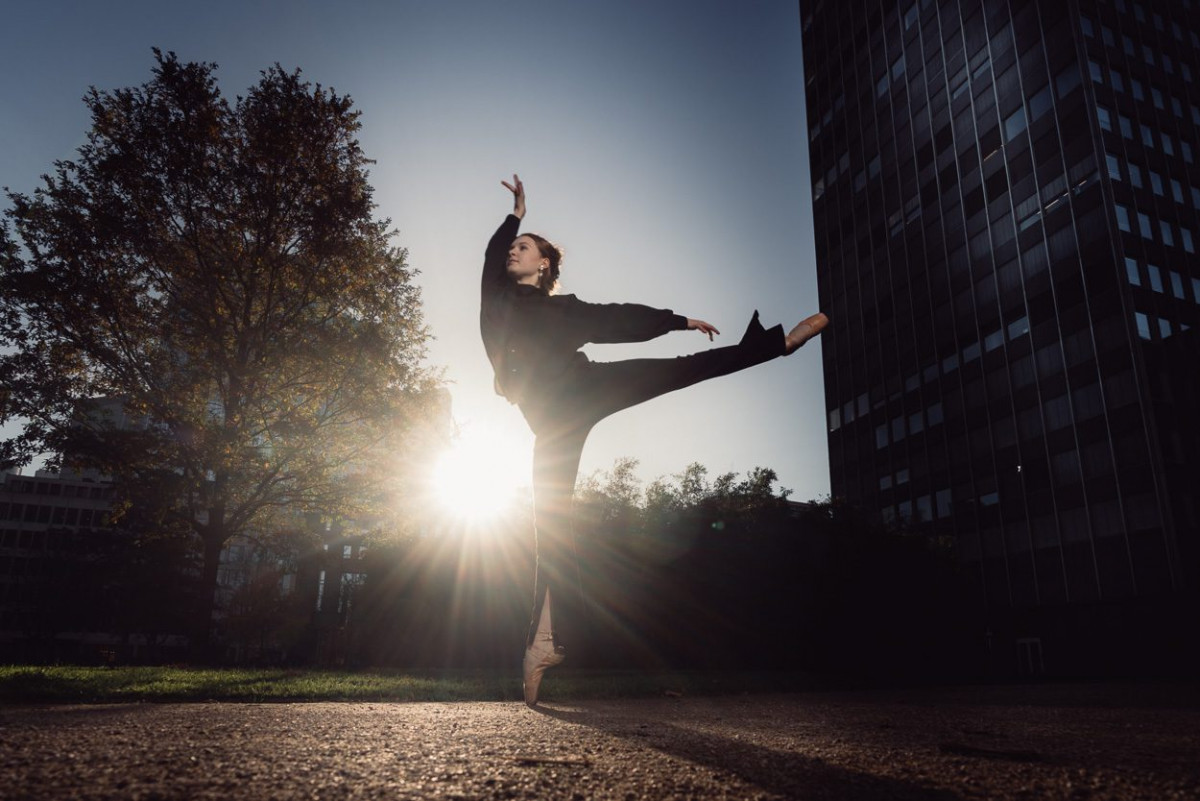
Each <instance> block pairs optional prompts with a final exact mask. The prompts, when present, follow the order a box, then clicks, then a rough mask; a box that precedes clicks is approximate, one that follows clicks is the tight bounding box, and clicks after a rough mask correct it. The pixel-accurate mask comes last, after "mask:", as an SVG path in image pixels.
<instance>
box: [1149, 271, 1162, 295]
mask: <svg viewBox="0 0 1200 801" xmlns="http://www.w3.org/2000/svg"><path fill="white" fill-rule="evenodd" d="M1146 272H1147V273H1148V274H1149V275H1150V288H1151V289H1153V290H1154V291H1155V292H1162V291H1163V282H1162V274H1161V273H1160V272H1159V270H1158V268H1157V267H1155V266H1154V265H1153V264H1147V265H1146Z"/></svg>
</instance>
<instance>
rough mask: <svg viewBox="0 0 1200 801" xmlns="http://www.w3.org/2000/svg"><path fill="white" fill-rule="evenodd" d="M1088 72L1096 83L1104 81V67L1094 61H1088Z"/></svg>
mask: <svg viewBox="0 0 1200 801" xmlns="http://www.w3.org/2000/svg"><path fill="white" fill-rule="evenodd" d="M1088 74H1089V75H1091V76H1092V80H1093V81H1094V82H1096V83H1104V69H1103V68H1102V67H1101V66H1100V65H1099V64H1097V63H1096V62H1095V61H1091V60H1089V61H1088Z"/></svg>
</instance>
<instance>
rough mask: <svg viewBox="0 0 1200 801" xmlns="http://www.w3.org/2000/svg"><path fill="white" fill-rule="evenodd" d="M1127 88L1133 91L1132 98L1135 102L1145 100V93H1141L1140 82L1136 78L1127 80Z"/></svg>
mask: <svg viewBox="0 0 1200 801" xmlns="http://www.w3.org/2000/svg"><path fill="white" fill-rule="evenodd" d="M1129 86H1130V88H1131V89H1133V97H1134V99H1135V100H1145V99H1146V93H1145V92H1143V91H1142V82H1141V81H1139V80H1138V79H1137V78H1130V79H1129Z"/></svg>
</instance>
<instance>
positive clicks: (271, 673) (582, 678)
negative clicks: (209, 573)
mask: <svg viewBox="0 0 1200 801" xmlns="http://www.w3.org/2000/svg"><path fill="white" fill-rule="evenodd" d="M813 686H814V682H813V680H812V679H811V677H809V676H806V675H803V674H798V673H722V672H637V671H582V670H579V671H569V670H561V671H559V672H557V673H555V672H551V673H549V674H547V677H546V680H545V683H544V684H543V685H542V697H543V698H544V699H545V700H555V699H558V700H572V699H580V698H631V697H655V696H664V695H665V696H674V695H678V696H684V695H725V694H735V693H741V692H786V691H796V690H804V689H812V688H813ZM520 698H521V676H520V673H519V672H518V671H517V670H513V671H503V672H502V671H463V670H454V671H450V670H447V671H436V672H419V671H396V670H362V671H325V670H291V669H287V670H285V669H235V668H193V667H116V668H108V667H71V666H51V667H35V666H21V665H8V666H0V703H8V704H13V703H139V702H163V701H234V702H258V703H261V702H274V701H292V702H295V701H515V700H518V699H520Z"/></svg>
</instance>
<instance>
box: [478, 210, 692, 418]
mask: <svg viewBox="0 0 1200 801" xmlns="http://www.w3.org/2000/svg"><path fill="white" fill-rule="evenodd" d="M520 226H521V221H520V220H519V219H517V218H516V217H515V216H513V215H511V214H510V215H508V217H507V218H506V219H505V220H504V222H503V223H501V224H500V227H499V228H498V229H497V230H496V233H495V234H493V235H492V239H491V241H490V242H488V246H487V251H486V252H485V254H484V258H483V280H482V282H481V286H480V306H479V330H480V333H481V334H482V335H483V347H484V349H485V350H486V351H487V355H488V359H489V360H490V361H491V363H492V369H493V370H495V372H496V391H497V392H498V393H500V394H501V395H503V396H504V397H506V398H508V399H509V400H510V401H512V402H513V403H521V402H522V401H524V400H527V399H530V398H531V396H532V395H534V394H537V395H544V394H546V393H553V392H556V391H557V390H559V389H560V388H561V387H562V386H563V382H565V381H569V380H570V379H571V378H572V377H573V376H575V375H577V374H578V373H579V371H580V370H581V369H582V368H583V367H584V366H586V365H587V364H588V358H587V356H585V355H584V354H583V353H581V352H580V351H579V348H581V347H582V346H583V345H585V344H586V343H588V342H594V343H597V344H601V343H614V342H645V341H646V340H648V339H654V338H655V337H658V336H662V335H663V334H665V333H667V332H668V331H680V330H683V329H685V328H687V318H686V317H683V316H681V315H678V314H675V313H673V312H671V311H670V310H669V309H652V308H650V307H649V306H641V305H638V304H636V303H585V302H583V301H582V300H579V299H578V298H577V297H575V296H574V295H547V294H545V293H543V292H542V291H541V290H540V289H538V288H537V287H533V286H529V285H526V284H518V283H516V282H515V281H513V280H512V279H511V278H509V277H508V267H507V262H508V250H509V247H510V246H511V245H512V242H513V240H514V239H516V238H517V232H518V230H519V229H520Z"/></svg>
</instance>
